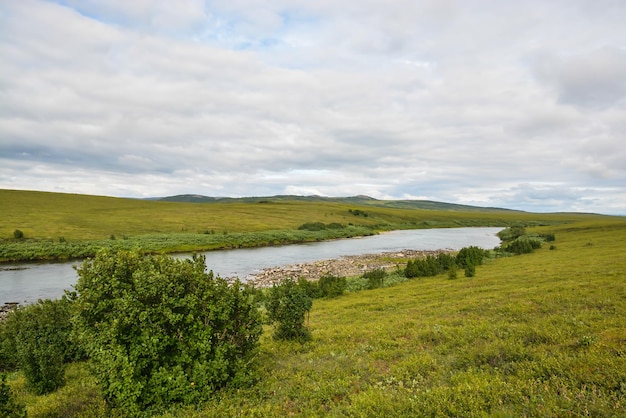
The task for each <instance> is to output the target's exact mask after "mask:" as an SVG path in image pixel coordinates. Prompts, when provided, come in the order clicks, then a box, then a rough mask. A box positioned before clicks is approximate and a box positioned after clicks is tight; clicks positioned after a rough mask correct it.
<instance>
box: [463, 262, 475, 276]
mask: <svg viewBox="0 0 626 418" xmlns="http://www.w3.org/2000/svg"><path fill="white" fill-rule="evenodd" d="M475 275H476V265H474V264H466V265H465V277H474V276H475Z"/></svg>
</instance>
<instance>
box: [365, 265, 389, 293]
mask: <svg viewBox="0 0 626 418" xmlns="http://www.w3.org/2000/svg"><path fill="white" fill-rule="evenodd" d="M386 276H387V271H385V269H383V268H376V269H373V270H370V271H367V272H365V273H363V278H364V279H367V282H368V288H369V289H378V288H379V287H383V284H384V280H385V277H386Z"/></svg>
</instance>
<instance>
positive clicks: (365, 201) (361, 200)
mask: <svg viewBox="0 0 626 418" xmlns="http://www.w3.org/2000/svg"><path fill="white" fill-rule="evenodd" d="M154 200H161V201H166V202H185V203H225V202H242V203H270V202H281V201H288V200H290V201H294V200H296V201H311V202H319V201H324V202H336V203H347V204H354V205H365V206H376V207H385V208H397V209H425V210H444V211H456V212H492V211H510V212H522V211H516V210H512V209H505V208H496V207H481V206H470V205H460V204H456V203H445V202H435V201H432V200H379V199H375V198H373V197H370V196H365V195H358V196H349V197H324V196H317V195H311V196H298V195H276V196H256V197H211V196H203V195H198V194H181V195H176V196H168V197H161V198H155V199H154Z"/></svg>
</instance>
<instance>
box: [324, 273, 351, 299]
mask: <svg viewBox="0 0 626 418" xmlns="http://www.w3.org/2000/svg"><path fill="white" fill-rule="evenodd" d="M317 285H318V286H319V289H320V294H321V296H322V297H324V298H336V297H338V296H341V295H343V292H344V291H345V290H346V278H345V277H339V276H333V275H329V274H325V275H323V276H322V277H320V278H319V280H318V282H317Z"/></svg>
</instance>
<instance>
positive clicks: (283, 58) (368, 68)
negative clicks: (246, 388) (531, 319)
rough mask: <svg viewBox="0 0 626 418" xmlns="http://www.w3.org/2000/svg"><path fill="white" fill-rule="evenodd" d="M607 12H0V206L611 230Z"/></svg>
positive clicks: (615, 88)
mask: <svg viewBox="0 0 626 418" xmlns="http://www.w3.org/2000/svg"><path fill="white" fill-rule="evenodd" d="M625 22H626V2H625V1H623V0H589V1H586V0H550V1H545V0H525V1H502V0H458V1H454V0H429V1H422V0H385V1H381V0H378V1H374V0H341V1H334V0H333V1H331V0H315V1H311V0H215V1H213V0H178V1H171V0H132V1H129V0H107V1H104V0H58V1H37V0H19V1H16V0H0V188H3V189H20V190H41V191H52V192H66V193H81V194H96V195H106V196H119V197H137V198H146V197H156V196H170V195H176V194H187V193H191V194H201V195H207V196H231V197H244V196H271V195H277V194H296V195H322V196H335V197H339V196H355V195H368V196H371V197H374V198H378V199H427V200H435V201H443V202H450V203H460V204H469V205H477V206H490V207H493V206H495V207H505V208H511V209H520V210H528V211H533V212H555V211H576V212H597V213H605V214H621V215H626V24H625Z"/></svg>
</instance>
